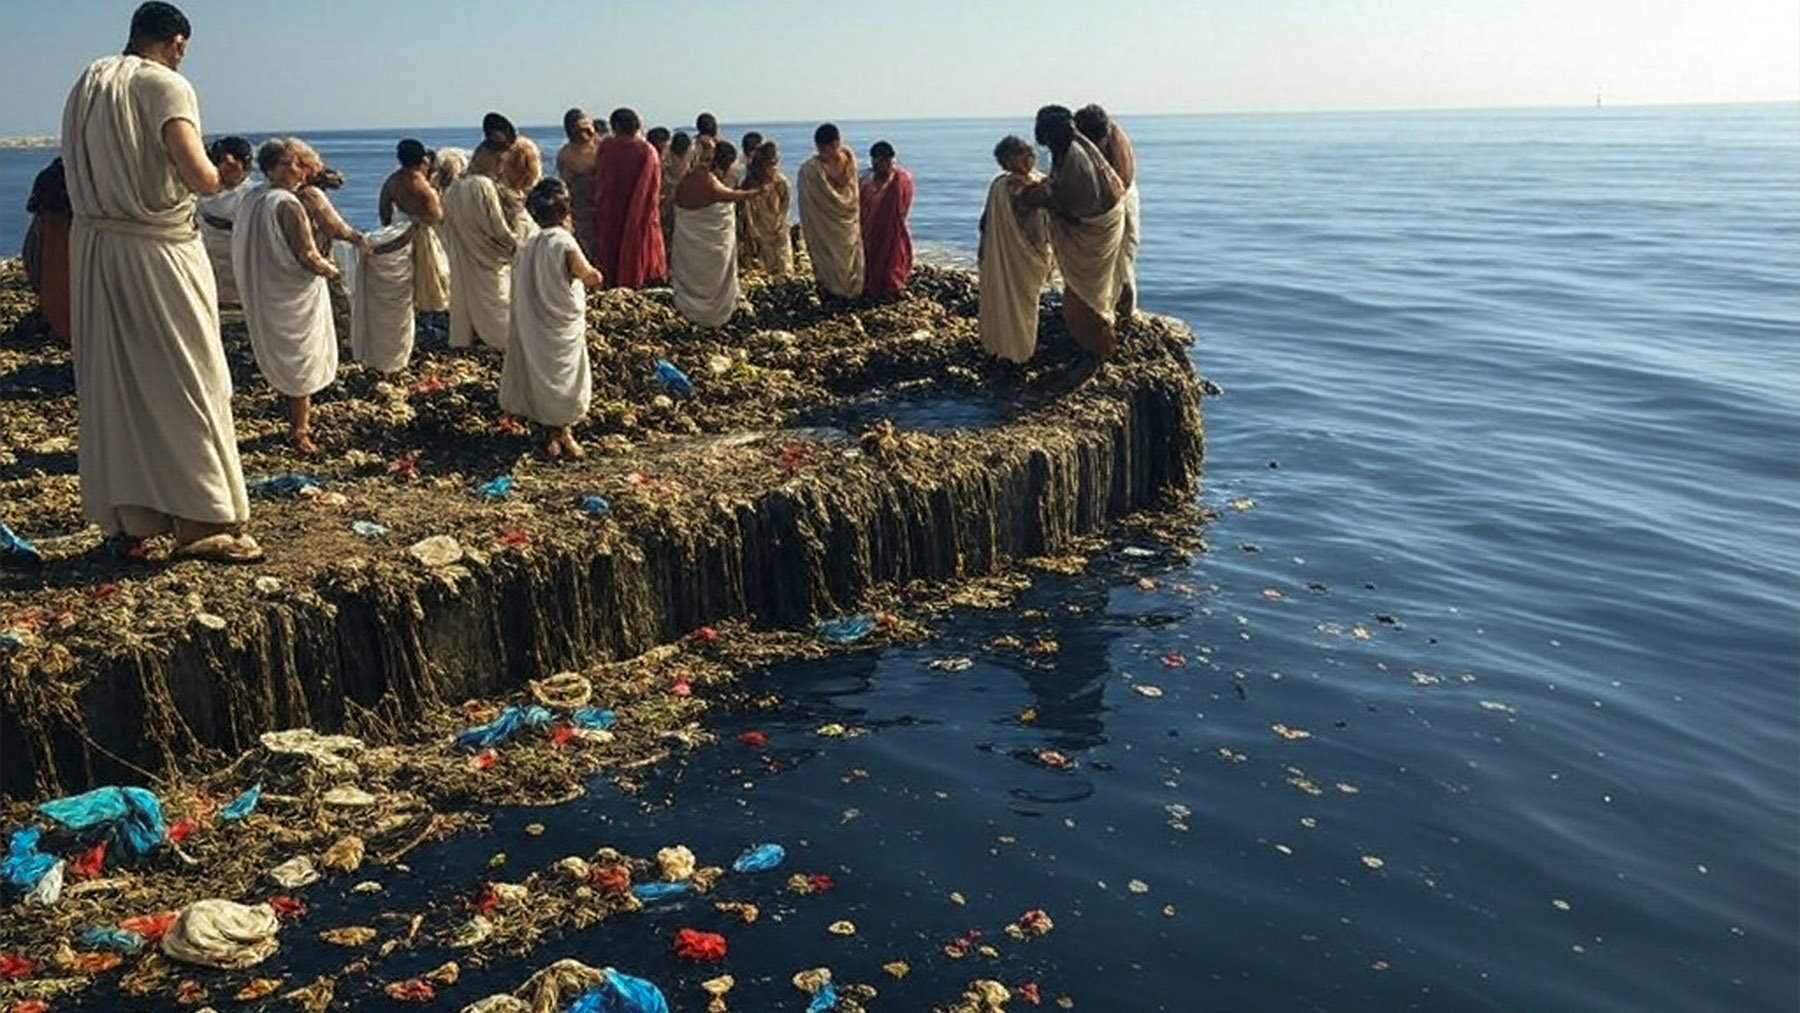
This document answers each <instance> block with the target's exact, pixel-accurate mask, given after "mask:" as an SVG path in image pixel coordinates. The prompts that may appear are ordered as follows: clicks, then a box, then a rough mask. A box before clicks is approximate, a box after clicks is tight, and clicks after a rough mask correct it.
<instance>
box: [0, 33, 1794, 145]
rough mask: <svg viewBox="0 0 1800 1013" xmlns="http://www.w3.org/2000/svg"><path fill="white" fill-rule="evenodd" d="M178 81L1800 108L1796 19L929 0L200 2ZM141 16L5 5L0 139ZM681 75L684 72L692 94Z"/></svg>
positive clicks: (321, 116)
mask: <svg viewBox="0 0 1800 1013" xmlns="http://www.w3.org/2000/svg"><path fill="white" fill-rule="evenodd" d="M179 6H181V7H182V9H183V10H184V11H186V13H187V14H188V16H189V17H190V19H191V20H192V21H193V24H194V32H195V35H194V40H193V47H192V50H191V52H190V54H189V56H188V59H187V61H186V63H185V64H184V65H183V66H182V71H183V73H185V74H186V75H188V77H189V78H190V79H191V80H192V81H193V82H194V84H195V86H196V88H197V89H198V91H199V93H200V99H201V108H202V113H203V115H204V117H205V123H204V124H203V126H204V128H205V129H206V131H207V133H209V134H215V133H220V132H226V131H253V132H254V131H258V130H266V129H272V128H275V127H286V128H303V129H315V130H331V129H354V128H363V127H381V126H404V125H420V126H431V125H436V126H448V125H452V124H456V123H461V122H465V121H470V120H471V119H472V118H478V117H479V116H480V115H481V113H482V112H484V111H486V110H489V109H504V110H507V111H508V114H509V115H511V116H512V117H513V118H514V119H515V120H516V121H518V122H531V123H536V122H554V121H555V120H556V118H557V117H558V116H560V114H561V112H562V110H563V109H565V108H567V107H569V106H571V105H579V106H583V107H586V108H590V109H607V108H611V107H613V106H616V105H620V104H630V105H633V106H635V107H637V108H639V109H640V110H642V111H643V112H644V114H645V116H646V119H647V120H649V121H654V122H667V123H671V124H677V123H685V122H687V121H688V120H691V119H692V116H693V114H694V112H695V111H698V110H700V109H710V110H713V111H715V112H717V113H718V114H719V116H720V118H721V119H722V120H723V121H724V122H726V123H732V122H739V123H741V122H746V121H752V120H755V121H761V122H770V121H787V120H804V119H814V118H825V117H834V118H845V119H848V118H857V119H865V120H866V119H892V118H944V117H958V118H961V117H979V116H1008V115H1021V116H1023V115H1027V114H1028V113H1029V111H1030V110H1032V109H1035V108H1036V107H1037V106H1038V105H1040V104H1042V103H1043V102H1044V101H1062V102H1080V101H1093V100H1099V101H1101V102H1103V103H1104V104H1105V105H1107V106H1108V107H1109V108H1111V109H1114V110H1117V111H1120V112H1126V113H1136V114H1150V113H1177V112H1284V111H1332V110H1423V109H1467V108H1529V107H1558V106H1576V105H1590V106H1591V105H1593V104H1594V103H1595V101H1596V99H1597V98H1599V99H1601V100H1603V101H1604V103H1605V104H1606V105H1607V106H1635V105H1666V104H1691V103H1723V102H1758V101H1794V100H1797V99H1800V3H1796V2H1795V0H1727V2H1723V3H1702V2H1697V0H1592V2H1590V3H1586V4H1573V5H1572V4H1563V3H1552V2H1548V0H1524V2H1519V3H1513V4H1491V3H1477V2H1472V0H1440V2H1432V3H1425V2H1419V0H1382V2H1377V3H1364V4H1345V3H1338V2H1330V0H1271V2H1268V3H1261V4H1255V5H1248V4H1239V3H1225V2H1177V0H1119V2H1117V3H1113V4H1109V5H1106V6H1105V7H1104V8H1096V7H1093V6H1091V5H1088V4H1085V3H1076V2H1073V0H1039V2H1036V3H1030V4H1026V3H1019V2H1015V0H1000V2H991V3H979V4H971V3H967V2H962V0H914V2H913V3H910V4H907V5H905V6H904V7H902V8H894V9H888V10H883V11H881V12H879V13H871V15H870V19H869V20H868V22H867V24H866V25H864V24H863V23H861V22H859V21H857V20H855V19H853V18H852V17H850V16H848V15H847V13H846V11H845V9H844V8H842V7H841V6H839V5H837V4H828V3H824V2H813V0H793V2H782V3H776V4H770V5H764V6H761V7H753V8H747V7H744V6H743V5H741V4H727V3H722V2H713V0H683V2H676V3H661V2H651V0H620V2H614V3H608V4H604V5H596V4H588V3H579V2H575V0H528V2H521V3H517V4H511V5H498V4H485V3H481V4H478V3H467V2H459V0H437V2H431V3H427V2H423V0H390V2H388V3H383V4H378V5H363V4H356V5H351V4H326V5H302V6H287V7H280V6H274V5H266V4H252V3H226V2H222V0H189V2H186V3H182V4H180V5H179ZM133 7H134V4H132V3H129V2H112V0H104V2H84V3H81V4H64V3H53V2H49V0H4V2H3V3H0V19H3V22H4V26H5V29H6V30H5V31H4V32H0V96H4V97H3V98H0V136H5V137H13V138H16V137H26V136H34V135H36V136H42V135H53V134H55V133H56V132H57V129H58V123H59V121H60V118H61V114H62V105H63V100H64V98H65V96H66V95H67V91H68V88H69V85H70V84H71V82H73V81H74V79H75V77H76V75H77V74H78V73H79V72H80V70H81V68H82V67H83V66H84V65H85V64H86V63H87V62H88V61H90V60H92V59H94V58H95V57H98V56H101V55H103V54H106V53H111V52H117V51H118V50H119V49H120V48H121V47H122V46H123V44H124V36H125V29H126V25H127V23H128V21H129V19H130V15H131V11H132V9H133ZM671 68H679V71H676V70H673V69H671Z"/></svg>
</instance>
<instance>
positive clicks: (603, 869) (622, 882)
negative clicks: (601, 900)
mask: <svg viewBox="0 0 1800 1013" xmlns="http://www.w3.org/2000/svg"><path fill="white" fill-rule="evenodd" d="M588 882H589V883H590V884H592V885H593V887H594V888H595V889H597V890H599V891H600V892H601V893H613V894H619V893H624V892H625V891H627V890H629V889H631V870H630V869H627V868H625V867H624V866H623V865H602V866H599V867H597V868H594V869H590V870H588Z"/></svg>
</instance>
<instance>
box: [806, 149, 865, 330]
mask: <svg viewBox="0 0 1800 1013" xmlns="http://www.w3.org/2000/svg"><path fill="white" fill-rule="evenodd" d="M813 146H814V148H815V149H817V150H816V151H815V152H814V154H813V156H812V157H811V158H809V159H807V160H806V162H805V163H804V164H802V165H801V166H800V231H801V234H802V235H803V236H805V238H806V253H807V256H809V257H811V258H812V269H813V277H815V278H817V279H818V281H819V285H820V287H822V288H824V289H825V291H826V292H829V293H831V294H832V295H835V296H838V297H839V298H843V299H854V298H856V297H857V296H860V295H862V291H863V245H862V225H861V218H860V216H859V214H858V210H857V205H858V200H859V196H858V193H857V185H856V156H855V155H853V154H851V153H850V149H849V148H846V147H845V146H844V139H843V135H842V134H840V133H839V132H838V128H837V124H835V123H821V124H819V128H818V129H817V130H814V131H813Z"/></svg>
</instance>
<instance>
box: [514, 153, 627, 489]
mask: <svg viewBox="0 0 1800 1013" xmlns="http://www.w3.org/2000/svg"><path fill="white" fill-rule="evenodd" d="M525 207H526V209H527V210H528V211H529V212H530V214H531V217H532V219H533V220H534V221H535V222H536V223H537V224H538V226H539V231H538V232H537V233H536V234H534V235H533V236H532V237H531V238H530V239H527V240H526V241H525V243H524V245H523V246H521V247H520V248H519V255H518V257H517V258H516V259H515V260H514V261H513V299H512V309H511V315H510V320H511V328H512V337H511V338H510V339H509V340H508V342H507V345H506V363H505V365H504V366H502V367H501V370H500V407H501V409H502V410H504V411H507V412H510V413H511V414H513V415H518V416H520V417H522V418H528V419H530V420H532V421H533V422H536V423H538V424H539V425H541V426H544V427H545V428H546V430H547V433H546V435H545V439H544V444H543V449H544V455H545V456H546V457H553V458H554V457H561V456H563V455H565V454H567V455H568V456H570V457H582V456H584V454H583V451H582V448H581V444H579V443H577V442H575V437H574V435H573V434H572V433H571V432H570V427H571V426H573V425H574V424H575V423H577V422H580V421H581V420H582V418H584V417H585V416H586V415H587V412H588V403H589V400H590V399H591V397H592V396H593V375H592V372H591V369H590V367H589V365H588V346H587V300H586V299H585V298H583V296H582V291H581V290H582V286H584V285H585V286H586V287H587V288H589V289H597V288H599V287H600V284H601V281H602V279H601V277H600V272H599V271H598V270H597V269H595V268H594V266H593V265H592V264H590V263H588V259H587V258H586V257H584V256H582V254H581V247H580V246H579V245H578V244H577V243H576V242H575V237H574V236H573V235H571V234H570V232H569V224H570V221H569V218H570V201H569V190H568V187H567V186H565V185H563V182H562V181H561V180H559V179H546V180H544V181H543V182H541V183H539V184H538V185H537V186H535V187H533V188H532V190H531V194H530V195H529V196H528V197H526V199H525Z"/></svg>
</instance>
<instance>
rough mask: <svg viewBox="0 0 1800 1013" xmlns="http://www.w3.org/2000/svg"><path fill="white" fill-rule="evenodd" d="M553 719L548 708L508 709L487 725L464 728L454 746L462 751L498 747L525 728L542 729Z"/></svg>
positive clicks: (533, 706)
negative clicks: (457, 746) (459, 747)
mask: <svg viewBox="0 0 1800 1013" xmlns="http://www.w3.org/2000/svg"><path fill="white" fill-rule="evenodd" d="M555 719H556V716H555V715H553V714H551V713H550V710H549V708H547V707H540V706H538V705H536V704H533V705H531V706H529V707H508V708H506V709H505V710H503V711H501V712H500V716H499V717H497V718H495V719H494V720H492V721H489V722H488V723H487V724H485V725H476V726H474V727H473V728H465V729H463V730H462V731H461V732H459V733H457V736H456V744H457V745H459V746H461V747H462V748H464V749H485V748H487V747H489V746H498V745H500V744H502V743H504V742H506V741H507V740H509V739H511V738H512V737H513V736H515V735H517V734H519V732H521V731H523V730H525V729H527V728H542V727H545V726H547V725H549V724H550V723H551V722H552V721H554V720H555Z"/></svg>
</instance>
